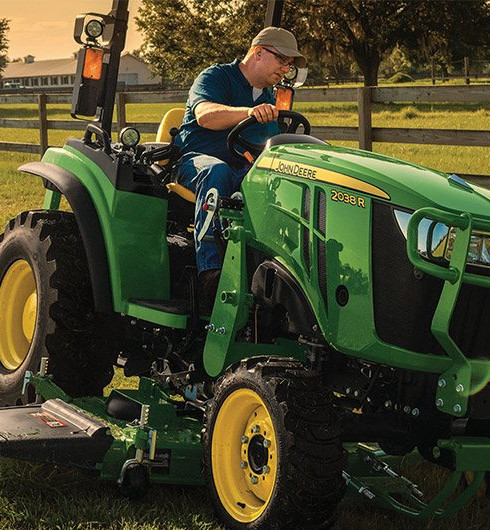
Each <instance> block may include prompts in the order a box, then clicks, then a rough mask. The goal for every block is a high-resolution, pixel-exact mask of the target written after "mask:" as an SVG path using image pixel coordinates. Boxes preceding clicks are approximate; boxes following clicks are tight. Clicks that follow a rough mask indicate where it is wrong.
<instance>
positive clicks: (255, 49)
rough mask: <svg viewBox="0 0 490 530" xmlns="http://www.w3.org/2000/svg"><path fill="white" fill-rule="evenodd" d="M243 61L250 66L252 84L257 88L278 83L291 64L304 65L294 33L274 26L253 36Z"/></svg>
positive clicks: (304, 60)
mask: <svg viewBox="0 0 490 530" xmlns="http://www.w3.org/2000/svg"><path fill="white" fill-rule="evenodd" d="M244 62H245V63H247V66H248V67H250V71H249V73H250V74H251V77H252V79H251V81H252V82H253V85H254V86H256V87H258V88H261V87H265V86H272V85H274V84H276V83H278V82H279V81H280V80H281V79H282V78H283V77H284V75H285V74H286V73H287V72H288V71H289V69H290V68H291V66H292V65H295V66H297V67H298V68H304V67H305V66H306V59H305V57H304V56H303V55H301V53H300V52H299V51H298V43H297V42H296V38H295V37H294V35H293V34H292V33H291V32H290V31H287V30H285V29H283V28H276V27H268V28H265V29H263V30H262V31H261V32H260V33H258V34H257V35H256V36H255V38H254V39H253V41H252V45H251V47H250V50H249V52H248V54H247V57H246V58H245V60H244Z"/></svg>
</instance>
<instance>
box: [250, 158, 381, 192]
mask: <svg viewBox="0 0 490 530" xmlns="http://www.w3.org/2000/svg"><path fill="white" fill-rule="evenodd" d="M257 168H258V169H268V170H269V171H274V172H276V173H281V174H282V175H290V176H292V177H300V178H306V179H310V180H316V181H322V182H325V183H327V184H333V185H334V186H342V187H344V188H349V189H351V190H355V191H360V192H361V193H365V194H367V195H374V196H375V197H381V198H382V199H388V200H389V199H390V196H389V195H388V194H387V193H386V192H385V191H383V190H382V189H380V188H378V187H377V186H374V185H373V184H369V182H365V181H364V180H360V179H358V178H355V177H350V176H349V175H343V174H342V173H337V172H336V171H331V170H330V169H324V168H321V167H315V166H310V165H308V164H298V163H297V162H293V161H291V160H281V159H279V160H278V159H277V158H272V157H269V156H264V157H262V158H261V159H260V160H259V162H258V164H257Z"/></svg>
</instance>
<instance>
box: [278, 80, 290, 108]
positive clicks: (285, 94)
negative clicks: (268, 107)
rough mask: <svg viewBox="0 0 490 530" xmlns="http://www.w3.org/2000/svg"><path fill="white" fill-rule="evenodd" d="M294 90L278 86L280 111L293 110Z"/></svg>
mask: <svg viewBox="0 0 490 530" xmlns="http://www.w3.org/2000/svg"><path fill="white" fill-rule="evenodd" d="M293 94H294V90H293V89H292V88H290V87H286V86H280V85H277V86H276V107H277V109H278V110H291V108H292V107H293Z"/></svg>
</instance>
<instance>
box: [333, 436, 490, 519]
mask: <svg viewBox="0 0 490 530" xmlns="http://www.w3.org/2000/svg"><path fill="white" fill-rule="evenodd" d="M437 445H438V447H439V448H440V449H442V450H445V451H448V452H449V453H450V454H451V457H452V459H453V461H454V470H453V472H452V473H451V475H450V477H449V478H448V480H447V482H446V484H445V485H444V487H443V488H442V489H441V490H440V492H439V493H438V494H437V495H436V496H435V497H434V498H433V499H432V500H430V501H423V500H422V497H423V493H422V491H421V490H420V488H419V487H418V486H417V485H416V484H414V483H413V482H412V481H410V480H409V479H408V478H407V477H404V476H403V475H400V474H399V473H398V472H397V471H395V470H394V469H393V468H392V467H391V465H390V464H389V463H388V462H387V460H390V461H391V460H392V459H394V460H398V458H397V457H389V456H387V455H386V454H385V453H384V452H383V451H381V450H380V449H378V448H377V447H373V446H369V445H365V444H357V446H355V447H352V446H347V450H348V452H349V467H348V470H347V471H344V472H343V476H344V479H345V481H346V484H347V488H348V490H350V492H351V493H352V494H353V495H355V496H361V497H362V499H363V500H366V499H367V500H369V501H370V502H373V503H375V504H377V505H378V506H380V507H382V508H385V509H390V510H394V511H396V512H399V513H401V514H403V515H406V516H409V517H412V518H414V519H419V520H426V519H430V518H440V519H442V518H448V517H452V516H453V515H454V514H455V513H456V512H457V511H458V510H460V509H461V508H463V507H464V506H465V505H466V504H467V503H468V502H469V500H470V499H471V498H472V497H473V496H474V495H475V494H476V492H477V491H478V489H479V488H480V486H481V484H482V482H483V480H484V478H485V473H486V472H488V471H490V438H483V437H474V438H471V437H454V438H451V439H449V440H439V441H438V443H437ZM468 471H472V472H474V479H473V481H472V482H471V484H467V486H466V487H465V489H463V491H461V492H459V493H458V494H457V495H456V496H454V494H455V493H456V492H457V490H458V488H459V487H460V484H461V479H462V477H463V476H464V474H465V473H466V472H468Z"/></svg>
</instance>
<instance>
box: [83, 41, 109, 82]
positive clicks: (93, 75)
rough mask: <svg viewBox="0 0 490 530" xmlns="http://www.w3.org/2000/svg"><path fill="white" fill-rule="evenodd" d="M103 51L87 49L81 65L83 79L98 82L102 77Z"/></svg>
mask: <svg viewBox="0 0 490 530" xmlns="http://www.w3.org/2000/svg"><path fill="white" fill-rule="evenodd" d="M103 60H104V51H103V50H100V49H97V48H87V50H86V52H85V62H84V64H83V77H84V78H85V79H93V80H94V81H98V80H99V79H100V78H101V77H102V64H103Z"/></svg>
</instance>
